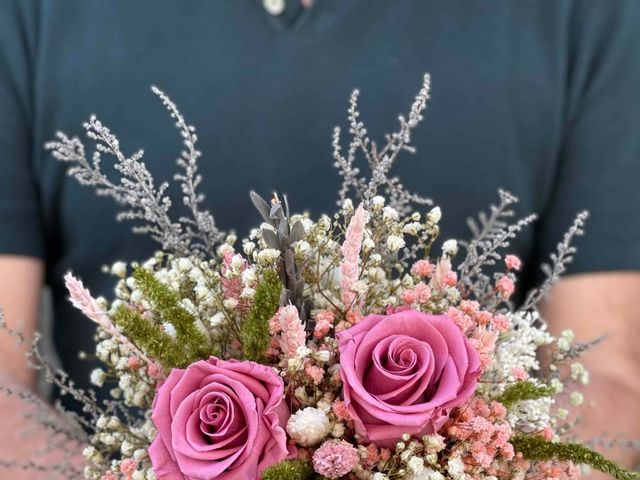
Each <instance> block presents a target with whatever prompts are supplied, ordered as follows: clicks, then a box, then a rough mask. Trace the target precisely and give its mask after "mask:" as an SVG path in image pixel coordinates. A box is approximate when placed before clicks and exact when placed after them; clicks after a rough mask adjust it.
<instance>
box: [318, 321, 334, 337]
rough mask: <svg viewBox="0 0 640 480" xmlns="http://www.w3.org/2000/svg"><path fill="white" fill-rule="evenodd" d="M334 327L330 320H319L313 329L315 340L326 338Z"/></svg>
mask: <svg viewBox="0 0 640 480" xmlns="http://www.w3.org/2000/svg"><path fill="white" fill-rule="evenodd" d="M332 326H333V325H332V324H331V322H329V321H328V320H319V321H318V322H316V325H315V327H313V336H314V337H315V338H324V337H325V336H326V335H327V333H329V330H331V327H332Z"/></svg>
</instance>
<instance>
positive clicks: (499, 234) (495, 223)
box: [458, 190, 537, 299]
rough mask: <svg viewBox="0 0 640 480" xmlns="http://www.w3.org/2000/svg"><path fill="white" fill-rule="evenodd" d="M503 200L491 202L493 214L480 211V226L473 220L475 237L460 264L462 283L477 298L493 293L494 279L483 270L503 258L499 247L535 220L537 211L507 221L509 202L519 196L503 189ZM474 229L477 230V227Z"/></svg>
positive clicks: (506, 244)
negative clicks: (492, 281)
mask: <svg viewBox="0 0 640 480" xmlns="http://www.w3.org/2000/svg"><path fill="white" fill-rule="evenodd" d="M499 193H500V203H499V204H498V206H494V205H492V206H491V208H490V210H491V214H490V215H489V216H488V217H487V216H486V214H485V215H480V217H479V218H480V225H481V226H480V227H478V225H477V224H475V222H470V226H471V225H473V227H472V232H473V234H474V238H473V239H472V240H471V242H470V243H469V244H468V245H466V247H467V254H466V256H465V258H464V260H463V261H462V263H461V264H460V266H459V267H458V272H459V275H460V285H461V286H462V287H463V288H464V290H465V291H466V292H471V293H473V295H474V296H475V297H476V298H479V299H484V298H485V297H486V296H487V295H490V293H491V292H490V290H491V288H492V287H491V280H490V277H489V276H488V275H487V274H485V273H484V270H485V269H486V268H487V267H491V266H493V265H495V264H496V262H497V261H498V260H500V258H502V256H501V254H500V253H499V252H500V250H503V249H505V248H507V247H508V246H509V244H510V240H511V239H512V238H514V237H516V236H517V235H518V233H520V231H522V230H523V229H524V228H525V227H526V226H528V225H530V224H531V223H532V222H533V221H534V220H536V218H537V216H536V215H529V216H527V217H524V218H522V219H520V220H518V221H517V222H516V223H513V224H509V223H507V222H506V221H505V219H506V218H509V217H511V216H512V215H513V213H512V212H511V211H510V209H509V206H510V205H512V204H514V203H516V202H517V201H518V199H517V198H516V197H515V196H513V195H511V194H510V193H508V192H506V191H503V190H500V191H499ZM474 229H475V231H474Z"/></svg>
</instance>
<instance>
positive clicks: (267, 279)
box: [240, 270, 282, 362]
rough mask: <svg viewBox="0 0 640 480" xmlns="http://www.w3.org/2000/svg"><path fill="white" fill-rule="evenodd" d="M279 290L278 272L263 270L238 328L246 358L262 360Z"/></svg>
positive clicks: (267, 344) (280, 286)
mask: <svg viewBox="0 0 640 480" xmlns="http://www.w3.org/2000/svg"><path fill="white" fill-rule="evenodd" d="M281 291H282V285H281V284H280V279H279V278H278V274H277V273H276V272H275V271H273V270H267V271H265V272H264V274H263V277H262V280H261V281H260V282H259V283H258V286H257V287H256V293H255V296H254V299H253V305H251V309H250V310H249V313H248V315H247V319H246V320H245V321H244V323H243V324H242V328H241V330H240V340H241V341H242V351H243V353H244V357H245V358H246V359H248V360H253V361H256V362H260V361H263V360H264V352H265V351H266V350H267V347H268V346H269V319H270V318H271V317H273V315H274V314H275V313H276V310H277V309H278V305H279V302H280V292H281Z"/></svg>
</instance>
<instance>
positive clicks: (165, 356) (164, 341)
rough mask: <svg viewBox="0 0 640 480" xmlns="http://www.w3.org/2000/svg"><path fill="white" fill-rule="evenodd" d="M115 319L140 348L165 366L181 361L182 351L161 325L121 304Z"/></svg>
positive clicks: (174, 364)
mask: <svg viewBox="0 0 640 480" xmlns="http://www.w3.org/2000/svg"><path fill="white" fill-rule="evenodd" d="M113 321H114V322H115V324H116V325H117V326H118V327H119V328H120V329H121V330H122V332H123V333H124V334H125V336H126V337H127V338H128V339H129V340H131V341H132V342H133V343H134V344H135V345H136V346H137V347H138V348H139V349H140V350H142V351H143V352H144V353H146V354H147V355H149V356H150V357H152V358H154V359H155V360H157V361H158V362H159V363H160V364H161V365H162V366H163V367H164V368H167V369H169V368H173V367H175V366H177V365H178V364H179V363H180V362H181V357H182V351H181V349H180V348H178V346H177V345H176V343H175V341H174V339H173V338H171V336H170V335H168V334H167V333H166V332H165V331H164V330H163V329H162V327H161V326H159V325H156V324H154V323H152V322H150V321H149V320H147V319H145V318H142V316H141V315H140V314H139V313H137V312H135V311H133V310H130V309H128V308H127V307H126V306H124V305H120V306H119V307H118V309H117V310H116V311H115V314H114V315H113Z"/></svg>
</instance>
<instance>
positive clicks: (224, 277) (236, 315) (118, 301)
mask: <svg viewBox="0 0 640 480" xmlns="http://www.w3.org/2000/svg"><path fill="white" fill-rule="evenodd" d="M429 81H430V80H429V76H428V75H426V76H425V77H424V83H423V85H422V88H421V90H420V92H419V93H418V95H417V96H416V98H415V101H414V103H413V105H412V106H411V109H410V111H409V113H408V116H406V117H404V116H401V117H399V129H398V130H397V131H396V132H395V133H393V134H390V135H388V136H387V138H386V141H385V144H384V145H379V144H378V143H376V142H374V141H372V140H371V139H370V138H369V137H368V135H367V130H366V129H365V127H364V125H363V123H362V122H361V121H360V120H359V113H358V92H357V91H355V92H354V93H353V94H352V96H351V99H350V105H349V108H348V120H349V133H350V140H349V143H348V145H347V146H346V148H344V149H343V147H341V138H340V137H341V135H340V130H339V129H338V128H336V129H335V131H334V135H333V157H334V160H335V166H336V167H337V169H338V171H339V173H340V175H341V177H342V186H341V188H340V191H339V195H338V208H337V212H336V213H335V214H333V215H331V216H327V215H323V216H321V217H320V218H319V219H312V218H310V216H309V215H308V214H294V213H291V212H290V210H289V204H288V201H287V198H286V196H282V197H279V196H278V195H275V194H274V195H273V198H271V199H270V200H268V201H267V200H264V199H263V198H262V197H261V196H259V195H258V194H256V193H253V192H252V193H251V199H252V201H253V204H254V205H255V207H256V210H257V215H259V216H260V217H261V219H262V222H263V223H262V224H261V225H260V226H259V227H258V228H256V229H255V230H253V231H251V233H250V235H249V237H248V238H246V239H244V240H242V241H241V242H240V243H239V244H238V242H237V238H236V236H235V235H234V234H225V233H223V232H222V231H220V230H219V229H218V228H217V227H216V224H215V221H214V217H213V215H212V214H211V213H210V212H209V211H207V210H203V209H202V201H203V196H202V195H201V194H200V193H198V189H197V188H198V185H199V183H200V182H201V178H200V175H199V174H198V163H197V161H198V158H199V156H200V152H199V151H198V150H197V148H196V142H197V137H196V134H195V130H194V128H193V127H192V126H190V125H189V124H188V123H187V122H186V121H185V119H184V118H183V116H182V115H181V113H180V112H179V111H178V109H177V107H176V105H175V104H174V103H173V102H172V101H171V100H170V99H169V98H168V97H167V96H166V95H165V94H164V93H163V92H162V91H160V90H158V89H157V88H155V87H154V88H153V91H154V92H155V93H156V94H157V95H158V96H159V98H160V99H161V101H162V102H163V103H164V105H165V106H166V108H167V110H168V111H169V113H170V115H171V117H172V118H173V119H174V120H175V122H176V127H177V129H178V130H179V132H180V134H181V135H182V137H183V139H184V145H185V149H184V151H183V152H182V153H181V155H180V157H179V159H178V165H179V167H180V173H178V174H177V175H176V176H175V181H176V182H178V183H179V184H180V187H181V190H182V194H183V203H184V206H185V207H186V210H187V211H188V216H187V217H181V218H178V219H174V218H173V217H172V216H171V211H172V208H171V205H172V203H171V200H170V198H168V196H167V195H166V193H165V192H166V189H167V185H166V184H162V185H156V183H155V182H154V179H153V177H152V175H151V173H150V172H149V170H148V169H147V167H146V166H145V164H144V162H143V161H142V152H138V153H135V154H133V155H132V156H127V155H125V154H124V153H122V152H121V150H120V147H119V143H118V140H117V138H116V137H115V136H114V135H113V134H112V133H111V132H110V130H109V129H108V128H107V127H105V126H104V125H103V124H101V123H100V122H99V121H98V120H97V119H96V118H95V117H92V118H91V119H90V120H89V121H88V123H86V124H85V129H86V133H87V135H88V137H89V138H90V139H92V140H93V141H95V144H96V150H95V153H94V154H93V156H92V158H91V159H87V156H86V154H85V148H84V146H83V144H82V143H81V141H80V140H79V139H78V138H75V137H74V138H70V137H67V136H65V135H64V134H58V139H57V140H56V141H54V142H50V143H49V144H47V148H48V149H50V150H51V151H52V152H53V155H54V156H55V157H56V158H58V159H59V160H61V161H63V162H67V163H69V164H70V166H71V168H70V169H69V173H70V174H71V175H73V176H74V177H76V178H77V179H78V180H79V181H80V182H81V183H83V184H86V185H90V186H93V187H95V188H96V190H97V193H98V194H101V195H106V196H110V197H113V198H114V199H115V200H116V201H117V202H118V203H120V204H121V205H123V211H122V213H121V214H120V218H121V219H127V220H133V221H135V222H136V226H135V229H134V230H135V231H136V232H141V233H146V234H149V235H151V236H152V237H153V238H154V239H155V240H157V241H158V242H159V243H160V245H161V249H160V251H158V252H157V253H156V254H154V255H153V256H152V257H151V258H148V259H146V260H141V261H140V262H137V263H131V264H125V263H123V262H116V263H114V264H113V266H112V267H111V269H110V271H111V273H112V274H113V275H115V276H116V277H117V286H116V289H115V299H114V300H113V301H111V302H108V301H107V300H105V299H103V298H93V297H92V296H91V295H90V293H89V291H88V290H86V289H85V288H84V286H83V284H82V283H81V281H80V280H78V279H77V278H75V277H74V276H73V275H72V274H71V273H69V274H68V275H67V276H66V283H67V286H68V290H69V295H70V301H71V302H72V303H73V305H75V306H76V307H77V308H78V309H80V310H81V311H82V312H83V313H84V314H85V315H86V316H87V318H88V319H89V320H91V321H93V322H95V323H96V324H97V326H98V329H97V334H96V341H97V346H96V352H95V353H96V356H97V357H98V358H99V359H100V360H101V361H102V362H103V363H104V366H103V367H102V368H100V369H97V370H95V371H93V373H92V375H91V381H92V383H93V384H95V385H96V386H97V387H103V386H107V385H109V386H110V387H111V390H110V394H111V397H112V398H111V399H110V400H107V401H99V400H98V399H97V398H98V397H97V396H96V394H95V393H94V392H91V391H84V390H81V389H79V388H77V387H76V386H74V384H73V382H72V381H70V380H69V378H68V377H67V376H66V375H65V374H64V373H63V372H58V371H56V370H55V369H53V368H52V367H50V366H49V365H48V364H47V363H46V362H45V361H44V360H43V359H42V356H41V355H40V353H39V350H38V347H37V343H34V345H33V347H32V349H31V353H30V356H31V360H32V363H34V364H35V366H36V367H37V368H41V369H44V370H45V372H46V373H47V374H48V375H47V376H48V378H49V380H50V381H52V382H53V383H55V384H56V385H57V386H58V387H59V388H60V389H61V390H62V391H63V392H65V393H67V394H69V395H71V396H73V397H74V398H75V399H76V400H78V401H79V402H80V404H81V405H82V406H83V410H84V412H85V416H84V417H72V416H70V415H64V416H61V417H56V420H55V422H53V421H48V425H49V427H50V429H53V431H54V433H55V435H57V437H58V438H61V439H62V440H61V441H73V442H75V443H74V445H78V444H82V445H85V447H84V450H83V455H84V458H85V460H86V461H85V466H84V468H83V470H82V471H80V470H79V469H78V468H77V467H74V466H72V465H68V466H66V467H64V468H63V467H61V466H60V465H57V466H56V468H52V469H50V470H49V471H51V472H53V473H61V474H62V476H63V477H64V478H71V477H72V476H74V475H84V477H85V478H86V479H88V480H116V479H126V480H154V479H158V480H209V479H220V480H231V479H247V480H255V479H260V478H261V479H264V480H279V479H282V480H312V479H363V480H390V479H393V480H441V479H445V478H446V479H454V480H462V479H492V480H495V479H532V480H533V479H543V478H553V479H570V478H571V479H572V478H576V477H577V476H578V475H579V473H580V469H579V466H580V465H583V464H586V465H589V466H591V467H593V468H596V469H599V470H602V471H604V472H607V473H610V474H611V475H613V476H614V477H616V478H620V479H631V478H636V477H637V475H636V474H635V473H633V472H629V471H626V470H623V469H622V468H619V467H618V466H617V465H615V464H614V463H612V462H610V461H608V460H606V459H605V458H603V457H602V456H601V455H600V454H598V453H596V452H594V451H592V450H590V449H589V448H587V447H586V446H584V445H582V444H580V443H575V442H574V441H573V440H572V437H571V434H570V431H571V427H572V426H573V424H574V420H572V416H571V415H570V413H569V408H570V407H571V406H575V405H578V404H580V403H581V402H582V400H583V398H582V395H581V394H580V393H579V392H578V391H577V389H576V387H577V386H578V385H580V384H583V383H586V382H587V381H588V375H587V372H586V371H585V370H584V368H583V367H582V366H581V364H580V363H579V362H578V361H577V359H578V357H579V356H580V355H582V354H583V353H584V352H585V351H586V350H587V349H588V348H589V347H590V346H591V345H592V344H594V343H595V342H591V343H588V344H581V343H574V342H573V335H572V334H571V332H568V331H567V332H564V333H563V334H562V335H561V336H560V337H554V336H552V335H551V334H550V333H549V332H548V331H547V329H546V325H545V322H544V320H543V319H542V318H540V316H539V315H538V313H537V310H536V304H537V303H538V301H539V300H540V299H541V298H542V297H543V295H544V294H545V292H547V290H548V289H549V287H550V286H551V285H552V284H553V283H554V282H555V281H556V280H557V279H558V277H559V275H561V274H562V273H563V271H564V270H565V267H566V265H567V263H568V262H570V261H571V258H572V256H573V254H574V252H575V249H574V247H572V246H571V242H572V240H573V238H574V237H575V236H576V235H580V234H582V228H583V225H584V223H585V220H586V217H587V214H586V213H580V214H579V215H578V216H577V217H576V220H575V223H574V224H573V225H572V226H571V228H570V229H569V230H568V232H567V234H566V236H565V237H564V239H562V241H561V242H560V243H559V245H558V247H557V251H556V252H555V253H554V254H553V255H552V257H551V262H550V264H549V265H546V266H545V267H544V272H545V274H546V280H545V281H544V283H543V285H542V286H541V287H540V288H538V289H535V290H533V291H532V292H530V293H529V294H528V295H527V296H525V297H524V299H523V300H522V301H521V302H519V303H518V304H515V303H514V302H512V301H511V298H512V295H513V294H514V289H515V283H516V279H517V272H518V270H520V268H521V261H520V260H519V259H518V258H517V257H516V256H514V255H506V256H503V251H504V250H505V249H506V248H508V246H509V242H510V241H511V239H512V238H513V237H514V236H516V235H517V234H518V232H519V231H520V230H521V229H523V228H525V227H526V226H527V225H528V224H529V223H531V222H532V221H533V220H534V219H535V217H534V216H533V215H532V216H528V217H526V218H523V219H521V220H518V221H515V222H513V221H511V220H512V217H513V215H514V213H513V211H512V206H513V204H514V203H515V202H516V201H517V199H516V198H515V197H514V196H513V195H511V194H509V193H508V192H506V191H500V192H499V202H498V203H497V204H496V205H493V206H491V207H490V211H489V212H488V213H485V214H481V215H480V216H479V219H478V220H477V221H470V226H471V231H472V238H471V239H470V240H469V241H467V242H462V241H460V242H457V241H455V240H447V241H445V242H444V243H442V247H441V248H438V249H436V247H435V246H434V245H435V244H436V240H437V239H438V238H439V236H440V233H441V232H440V227H439V220H440V218H441V215H442V214H441V210H440V209H439V208H438V207H433V206H432V205H431V204H430V201H429V200H428V199H426V198H424V197H422V196H420V195H417V194H415V193H412V192H410V191H408V190H407V189H406V188H405V187H404V186H403V185H402V183H401V182H400V181H399V179H398V178H395V177H392V176H390V174H389V172H390V169H391V167H392V165H393V164H394V162H395V161H396V159H397V157H398V156H399V154H400V153H401V152H402V151H403V150H408V151H412V150H413V149H412V147H411V133H412V131H413V129H414V128H415V127H416V126H417V125H418V124H419V122H420V121H421V119H422V113H423V111H424V109H425V107H426V104H427V100H428V98H429ZM105 156H109V157H111V158H112V159H113V160H114V166H115V169H116V170H117V172H119V175H120V178H119V179H117V180H113V179H110V178H109V177H108V176H107V175H106V174H105V173H104V172H103V170H102V169H101V161H102V159H103V157H105ZM360 164H362V165H360ZM361 169H362V170H364V169H366V170H367V174H363V173H361ZM17 335H18V336H19V334H17ZM541 349H544V350H545V352H546V358H547V359H548V361H547V362H546V363H545V365H544V367H543V366H541V363H540V361H539V352H540V350H541ZM564 366H566V367H567V368H563V367H564ZM7 391H9V390H7ZM9 392H10V391H9ZM24 398H25V399H27V400H31V401H32V402H34V403H37V400H35V399H34V398H33V397H31V396H29V395H24ZM45 424H47V422H45ZM78 424H80V425H81V426H82V427H84V428H79V427H78ZM52 425H55V426H52ZM42 470H46V469H45V468H44V467H42V468H41V471H42Z"/></svg>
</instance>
